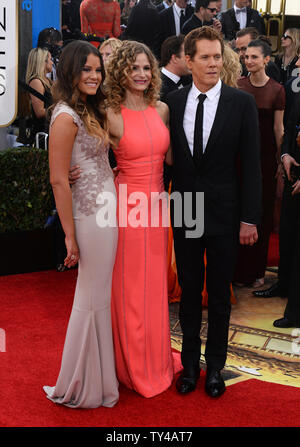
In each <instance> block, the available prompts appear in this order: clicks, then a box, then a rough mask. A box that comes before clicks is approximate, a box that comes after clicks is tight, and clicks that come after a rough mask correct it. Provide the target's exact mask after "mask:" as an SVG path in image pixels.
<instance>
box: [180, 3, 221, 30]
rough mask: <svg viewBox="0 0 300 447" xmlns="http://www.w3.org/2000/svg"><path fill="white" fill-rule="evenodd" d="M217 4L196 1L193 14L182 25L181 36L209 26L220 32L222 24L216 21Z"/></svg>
mask: <svg viewBox="0 0 300 447" xmlns="http://www.w3.org/2000/svg"><path fill="white" fill-rule="evenodd" d="M217 11H218V9H217V2H216V1H213V0H196V4H195V11H194V14H193V15H192V16H191V17H190V18H189V19H188V20H187V21H186V22H184V24H183V27H182V28H181V32H182V34H184V35H186V34H188V33H189V32H190V31H192V30H193V29H195V28H199V27H201V26H204V25H211V26H213V27H214V28H216V29H217V30H218V31H221V30H222V24H221V22H220V20H218V19H217Z"/></svg>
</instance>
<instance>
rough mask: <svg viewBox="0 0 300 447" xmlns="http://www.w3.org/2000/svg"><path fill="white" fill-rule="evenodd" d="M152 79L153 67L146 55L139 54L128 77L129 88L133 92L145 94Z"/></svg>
mask: <svg viewBox="0 0 300 447" xmlns="http://www.w3.org/2000/svg"><path fill="white" fill-rule="evenodd" d="M151 79H152V71H151V65H150V62H149V59H148V56H147V55H146V54H145V53H139V54H138V55H137V56H136V59H135V61H134V62H133V63H132V66H131V71H130V72H129V73H128V77H127V86H126V87H127V88H128V90H131V91H132V92H144V91H145V90H146V89H147V88H148V87H149V85H150V82H151Z"/></svg>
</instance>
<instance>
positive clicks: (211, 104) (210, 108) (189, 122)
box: [183, 79, 252, 226]
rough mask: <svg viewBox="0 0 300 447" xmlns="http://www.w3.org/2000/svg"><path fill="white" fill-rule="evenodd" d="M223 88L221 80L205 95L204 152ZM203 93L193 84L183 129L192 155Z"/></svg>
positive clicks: (188, 98)
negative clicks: (200, 96) (200, 98)
mask: <svg viewBox="0 0 300 447" xmlns="http://www.w3.org/2000/svg"><path fill="white" fill-rule="evenodd" d="M221 88H222V82H221V80H220V79H219V81H218V82H217V84H216V85H215V86H214V87H213V88H211V89H210V90H208V91H207V92H206V93H205V95H206V96H207V98H206V99H205V101H204V102H203V152H204V151H205V149H206V146H207V143H208V139H209V136H210V132H211V129H212V126H213V124H214V121H215V117H216V112H217V108H218V104H219V99H220V96H221ZM201 93H202V92H200V90H198V89H197V87H196V86H195V84H194V83H193V85H192V88H191V89H190V91H189V94H188V97H187V101H186V106H185V111H184V116H183V129H184V132H185V135H186V139H187V142H188V145H189V148H190V151H191V153H192V155H193V152H194V130H195V120H196V112H197V106H198V103H199V100H198V96H199V95H200V94H201ZM242 223H245V224H246V225H250V226H252V224H249V223H248V222H242Z"/></svg>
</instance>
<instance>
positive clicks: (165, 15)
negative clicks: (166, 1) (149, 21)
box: [159, 5, 194, 44]
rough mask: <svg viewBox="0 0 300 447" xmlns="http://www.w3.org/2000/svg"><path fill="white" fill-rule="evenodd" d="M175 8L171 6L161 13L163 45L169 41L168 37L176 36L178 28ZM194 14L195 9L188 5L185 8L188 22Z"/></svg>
mask: <svg viewBox="0 0 300 447" xmlns="http://www.w3.org/2000/svg"><path fill="white" fill-rule="evenodd" d="M173 8H174V6H171V7H170V8H168V9H165V10H164V11H161V12H160V13H159V17H160V28H161V38H160V39H161V44H162V43H163V42H164V41H165V40H166V39H167V37H170V36H175V35H176V27H175V20H174V12H173ZM193 14H194V8H193V7H192V6H191V5H187V7H186V8H185V17H186V20H188V19H189V18H190V17H191V16H192V15H193Z"/></svg>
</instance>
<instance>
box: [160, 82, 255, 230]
mask: <svg viewBox="0 0 300 447" xmlns="http://www.w3.org/2000/svg"><path fill="white" fill-rule="evenodd" d="M190 88H191V87H190V86H188V87H184V88H182V89H180V90H178V91H176V92H173V93H170V94H169V95H168V97H167V104H168V106H169V109H170V132H171V142H172V149H173V179H172V190H173V191H179V192H180V193H182V194H183V193H184V192H189V191H191V192H193V191H194V192H195V191H199V192H204V234H205V235H210V236H216V235H224V234H232V233H233V232H235V231H238V228H239V222H240V221H243V222H247V223H250V224H258V223H259V221H260V214H261V168H260V147H259V126H258V113H257V107H256V103H255V100H254V98H253V97H252V96H251V95H250V94H248V93H246V92H243V91H240V90H238V89H234V88H231V87H228V86H227V85H225V84H222V90H221V96H220V100H219V104H218V108H217V112H216V116H215V120H214V123H213V127H212V130H211V134H210V137H209V141H208V143H207V147H206V150H205V152H204V155H203V158H202V162H201V164H200V166H199V167H196V165H195V163H194V160H193V157H192V155H191V151H190V148H189V145H188V142H187V139H186V136H185V132H184V128H183V116H184V110H185V106H186V101H187V96H188V93H189V90H190ZM239 161H240V165H241V177H242V186H240V185H239V172H238V168H237V164H238V162H239Z"/></svg>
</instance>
